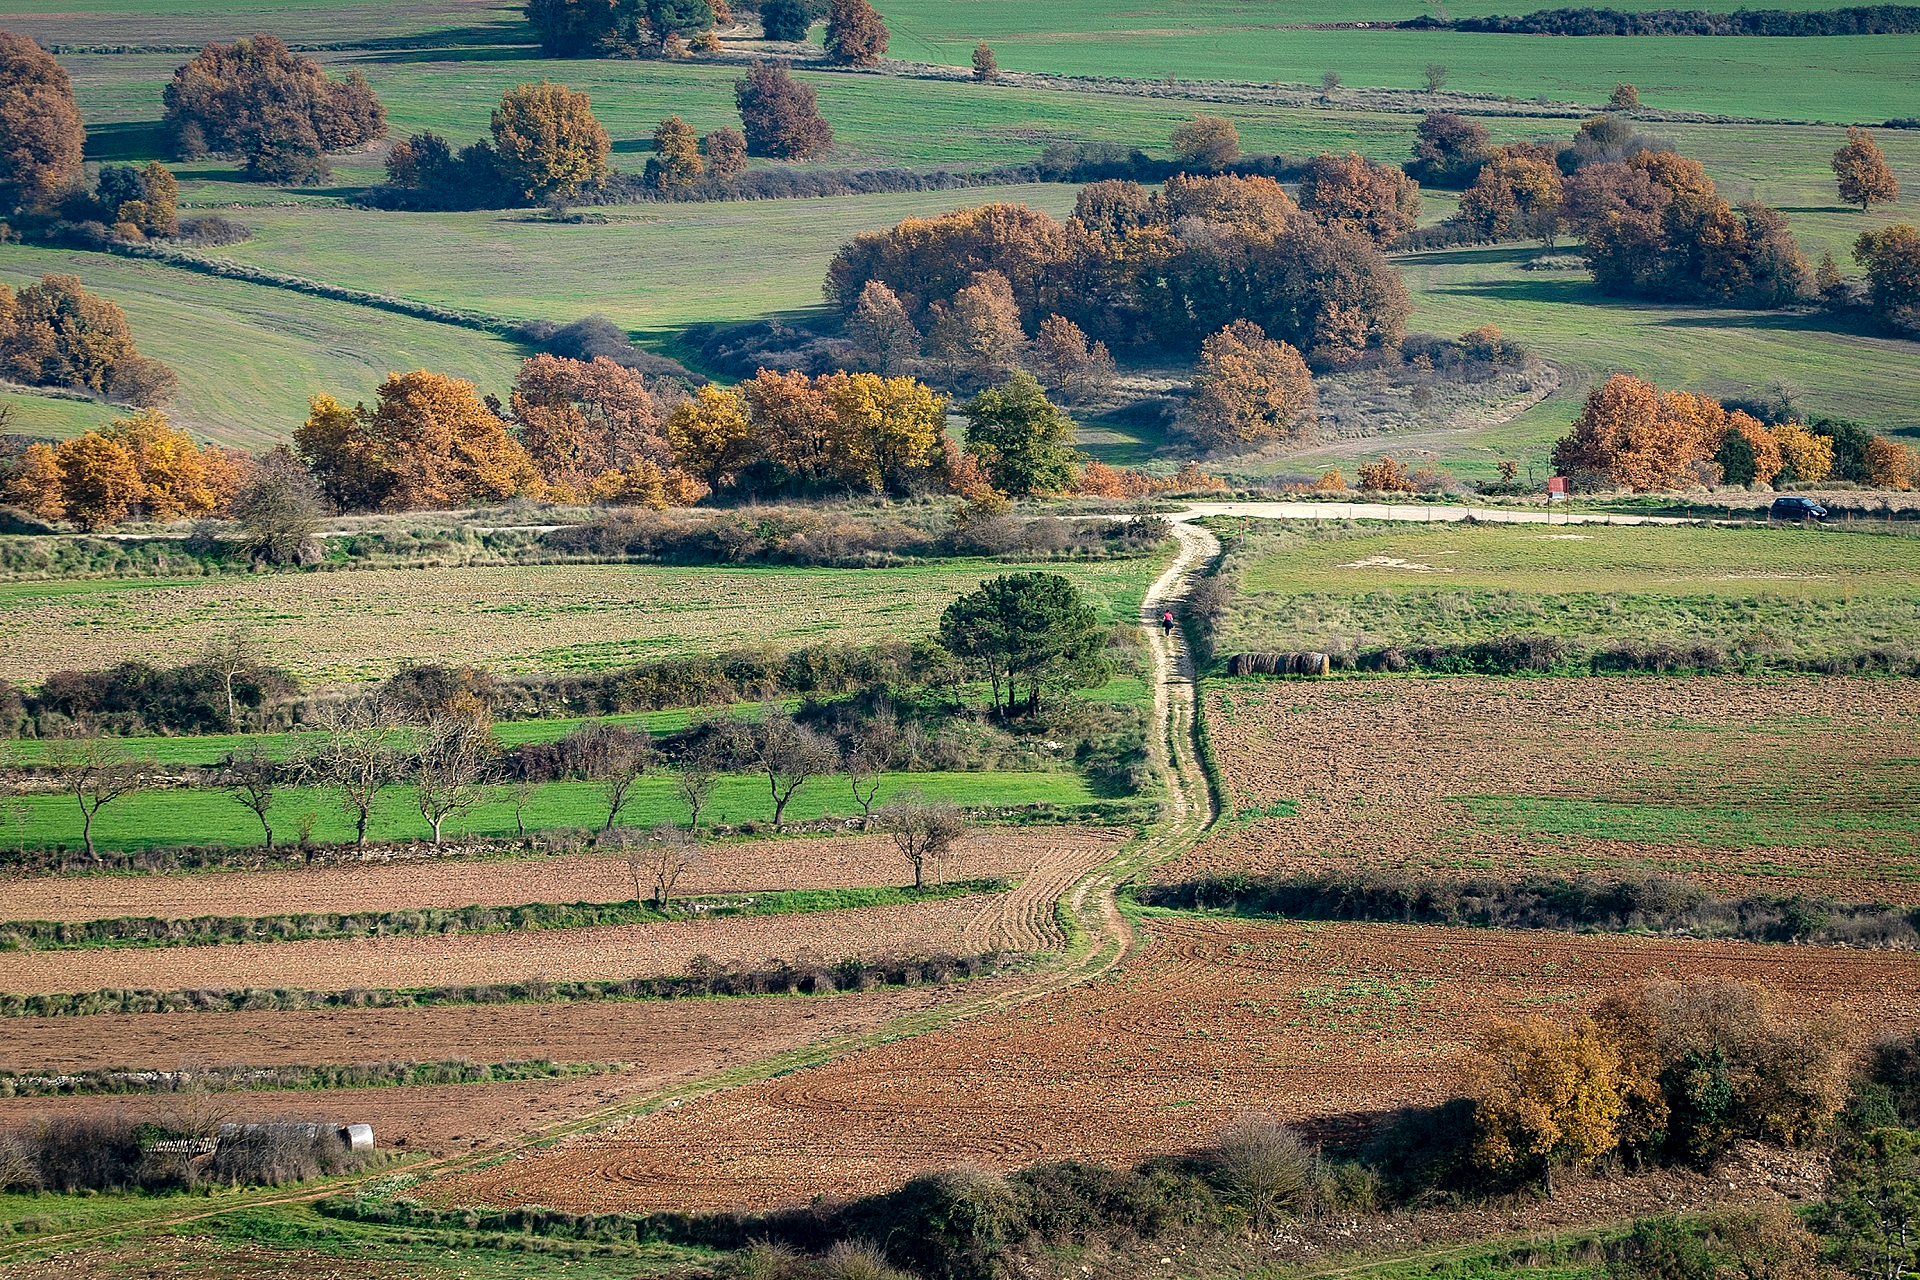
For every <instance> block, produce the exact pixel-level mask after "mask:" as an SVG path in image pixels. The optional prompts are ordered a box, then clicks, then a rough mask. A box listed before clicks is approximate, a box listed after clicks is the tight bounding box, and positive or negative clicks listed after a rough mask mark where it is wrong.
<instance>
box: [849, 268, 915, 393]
mask: <svg viewBox="0 0 1920 1280" xmlns="http://www.w3.org/2000/svg"><path fill="white" fill-rule="evenodd" d="M847 337H849V338H851V339H852V340H853V346H854V350H855V351H857V352H859V354H860V357H861V359H862V360H863V361H864V362H865V363H866V364H868V365H870V366H871V367H872V368H874V369H876V370H878V371H879V372H880V373H892V372H894V371H895V370H896V369H898V368H900V366H901V365H903V364H905V363H906V362H907V361H908V360H911V359H912V358H913V357H914V356H916V355H918V354H919V353H920V331H919V330H918V329H916V328H914V327H913V321H912V320H911V319H909V318H908V316H907V309H906V308H905V307H904V306H902V305H901V303H900V297H899V295H898V294H896V293H895V292H894V291H893V290H891V289H889V288H887V286H886V285H885V284H883V283H882V282H880V281H878V280H869V281H867V283H866V284H865V285H864V286H863V287H862V288H861V290H860V300H859V301H858V302H857V303H855V304H854V308H853V314H852V315H850V316H848V317H847Z"/></svg>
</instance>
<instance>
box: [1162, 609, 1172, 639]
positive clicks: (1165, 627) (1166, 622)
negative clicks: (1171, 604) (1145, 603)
mask: <svg viewBox="0 0 1920 1280" xmlns="http://www.w3.org/2000/svg"><path fill="white" fill-rule="evenodd" d="M1160 634H1161V635H1163V636H1171V635H1172V634H1173V610H1171V609H1169V610H1167V611H1166V612H1165V613H1163V614H1161V615H1160Z"/></svg>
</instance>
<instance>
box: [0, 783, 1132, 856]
mask: <svg viewBox="0 0 1920 1280" xmlns="http://www.w3.org/2000/svg"><path fill="white" fill-rule="evenodd" d="M910 789H918V790H920V791H922V792H924V793H925V794H927V795H929V796H932V797H935V798H938V799H944V800H952V801H953V802H954V803H956V804H961V805H967V806H975V807H993V806H1005V805H1025V804H1057V805H1078V804H1088V803H1091V802H1093V801H1094V800H1095V799H1096V797H1095V796H1094V794H1093V792H1092V791H1091V790H1089V789H1088V786H1087V781H1086V779H1085V778H1082V777H1081V776H1080V775H1078V774H1075V773H1021V772H1012V771H995V772H992V773H900V774H888V775H887V776H886V777H885V778H884V779H883V780H882V782H881V787H880V800H881V802H882V803H884V802H885V800H886V799H887V797H889V796H892V795H895V794H897V793H899V792H901V791H906V790H910ZM631 795H632V799H631V800H630V801H629V802H628V805H627V807H626V808H625V809H623V810H621V813H620V821H621V824H622V825H623V826H631V827H642V828H644V827H651V826H655V825H657V824H659V823H662V822H679V823H685V822H686V821H687V807H686V805H685V804H683V803H682V802H681V801H680V798H679V796H678V794H677V793H676V791H675V788H674V782H673V779H672V778H671V777H668V776H664V775H662V776H657V777H649V778H642V779H641V780H640V781H639V782H638V783H636V784H635V786H634V788H633V791H632V793H631ZM848 813H851V814H853V815H854V816H855V817H858V816H859V813H860V806H859V805H858V804H856V803H855V802H854V801H853V799H852V797H851V795H850V794H849V792H848V790H847V784H846V781H845V779H843V778H839V777H821V778H816V779H814V780H813V781H811V782H809V783H807V784H806V785H805V786H803V787H801V788H800V790H799V791H798V792H796V793H795V794H794V798H793V802H792V804H790V805H789V806H788V807H787V817H788V818H789V819H790V820H791V821H794V822H805V821H808V820H811V819H813V818H818V817H821V816H823V815H825V814H840V815H845V814H848ZM22 814H24V816H25V819H26V820H25V822H24V823H20V822H19V821H18V818H19V817H20V816H21V815H22ZM307 814H312V815H313V816H314V826H313V838H314V839H315V840H318V841H320V842H322V843H337V842H342V841H351V840H352V839H353V820H352V819H351V818H349V817H348V815H347V812H346V810H345V809H343V808H342V807H341V805H340V801H339V795H338V793H337V792H334V791H331V790H328V789H326V788H321V787H286V788H283V789H281V790H279V791H277V792H275V794H274V801H273V809H272V811H271V821H272V822H273V824H274V830H275V833H276V834H277V835H278V836H280V837H281V838H282V839H286V838H290V837H291V836H292V835H293V834H295V833H296V831H297V829H298V828H299V826H300V823H301V820H302V818H303V817H304V816H305V815H307ZM524 816H525V819H526V823H527V828H528V830H556V829H560V830H572V829H578V828H594V829H597V828H598V827H599V826H600V825H601V823H603V822H605V821H606V817H607V806H606V801H605V799H604V798H603V795H602V792H601V789H600V787H599V786H598V785H597V784H595V783H591V782H549V783H543V784H542V785H541V786H540V787H539V788H538V789H537V790H536V791H535V792H534V795H533V798H532V799H531V800H530V801H529V802H528V804H527V808H526V812H525V815H524ZM772 817H773V801H772V799H771V798H770V797H769V795H768V791H767V780H766V779H765V778H763V777H760V776H757V775H729V776H725V777H722V778H721V779H719V781H718V782H717V783H716V784H715V786H714V791H713V799H712V802H711V805H710V807H709V808H707V809H704V810H702V811H701V821H703V822H706V821H712V822H718V823H729V824H737V823H741V822H748V821H757V822H767V821H771V820H772ZM517 829H518V828H517V827H516V825H515V821H514V806H513V801H512V799H510V798H508V797H506V796H504V795H502V796H500V797H498V798H495V799H491V800H489V801H488V802H486V803H484V804H481V805H478V806H476V807H475V808H474V809H473V810H472V811H471V812H469V813H468V814H467V815H466V816H465V817H464V818H462V819H461V820H460V821H459V823H458V833H459V834H462V835H473V836H512V835H513V834H514V833H515V832H516V831H517ZM93 833H94V843H95V844H96V845H97V846H99V847H100V848H102V849H154V848H166V847H169V846H174V845H229V846H245V845H251V844H257V843H259V840H260V824H259V822H258V821H257V820H256V819H255V818H254V816H253V815H252V813H250V812H248V811H247V810H245V809H243V808H241V807H240V806H239V805H238V804H237V803H235V802H234V801H233V800H232V799H231V798H230V797H228V796H226V795H224V794H222V793H221V792H218V791H210V790H169V791H141V792H136V793H134V794H133V795H130V796H127V797H126V798H125V799H122V800H118V801H116V802H114V803H113V804H110V805H108V806H107V807H106V808H105V809H102V810H101V811H100V816H99V817H98V818H97V819H95V821H94V827H93ZM454 833H455V826H454V825H453V824H451V823H450V824H449V825H448V827H447V834H449V835H452V834H454ZM368 834H369V835H370V836H371V837H372V838H373V839H375V840H419V839H424V838H425V837H426V836H427V835H429V834H430V828H429V827H428V825H427V823H426V820H425V819H423V818H422V817H421V816H420V810H419V808H418V807H417V805H416V803H415V800H414V793H413V791H412V789H411V788H409V787H404V786H401V787H394V788H392V789H391V790H388V791H384V792H382V793H381V794H380V797H379V800H378V803H376V804H375V806H374V812H373V820H372V822H371V824H370V825H369V827H368ZM80 835H81V832H80V812H79V809H78V808H77V807H76V806H75V804H74V801H73V799H72V797H70V796H59V795H37V796H30V797H28V798H27V800H26V802H25V806H24V809H23V810H18V811H17V812H16V813H14V814H13V815H10V816H9V818H8V821H7V823H6V825H5V827H4V828H3V829H0V842H4V843H17V842H18V841H20V840H22V839H24V840H25V842H26V843H27V845H28V846H29V847H36V848H52V847H56V846H59V845H66V846H67V847H69V848H74V849H77V848H79V847H80Z"/></svg>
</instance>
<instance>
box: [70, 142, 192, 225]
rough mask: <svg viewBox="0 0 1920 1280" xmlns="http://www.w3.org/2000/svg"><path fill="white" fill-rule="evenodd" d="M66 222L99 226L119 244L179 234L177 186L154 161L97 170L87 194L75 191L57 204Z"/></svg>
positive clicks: (110, 165)
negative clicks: (108, 231)
mask: <svg viewBox="0 0 1920 1280" xmlns="http://www.w3.org/2000/svg"><path fill="white" fill-rule="evenodd" d="M60 213H61V215H62V216H63V217H64V218H66V219H67V221H69V222H74V223H90V222H92V223H99V224H100V225H101V226H102V227H105V228H108V229H109V230H110V232H111V234H113V235H115V236H117V237H119V238H120V239H122V240H132V241H135V242H138V241H141V240H144V239H146V238H147V237H149V236H162V237H165V236H175V235H178V234H180V184H179V182H178V181H176V180H175V179H174V176H173V174H172V173H171V172H170V171H169V170H168V169H167V167H166V166H165V165H163V164H161V163H160V162H159V161H158V160H149V161H148V162H147V163H146V164H145V165H141V166H138V167H136V166H134V165H130V164H106V165H101V166H100V173H99V176H98V177H97V178H96V179H95V180H94V187H93V190H92V191H91V192H89V191H87V190H86V189H85V188H84V187H76V188H74V189H72V190H70V191H69V192H68V194H67V195H66V197H65V198H64V199H63V200H62V201H61V202H60Z"/></svg>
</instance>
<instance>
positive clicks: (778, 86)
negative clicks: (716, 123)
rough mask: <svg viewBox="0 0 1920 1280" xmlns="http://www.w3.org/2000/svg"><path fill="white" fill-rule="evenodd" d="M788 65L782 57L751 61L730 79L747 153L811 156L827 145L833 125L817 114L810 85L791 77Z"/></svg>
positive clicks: (797, 157) (776, 156) (779, 157)
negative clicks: (740, 72)
mask: <svg viewBox="0 0 1920 1280" xmlns="http://www.w3.org/2000/svg"><path fill="white" fill-rule="evenodd" d="M790 66H791V64H789V63H788V62H786V61H785V60H781V61H777V62H756V63H754V64H753V66H752V67H750V68H749V69H748V71H747V74H746V75H745V76H744V77H743V78H741V79H739V80H736V81H734V82H733V97H734V102H735V103H736V104H737V105H738V106H739V108H740V124H741V127H742V128H743V129H744V130H745V131H746V136H747V153H748V154H749V155H756V156H768V157H771V158H772V159H775V160H811V159H813V158H814V157H816V156H820V155H824V154H826V152H827V150H828V149H829V148H830V147H832V146H833V129H832V127H831V126H829V125H828V124H827V122H826V121H825V120H823V119H821V118H820V109H819V106H818V105H817V101H816V98H815V95H814V92H813V88H812V86H810V85H804V84H801V83H800V82H799V81H797V80H795V79H794V78H793V76H792V74H791V72H790Z"/></svg>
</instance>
